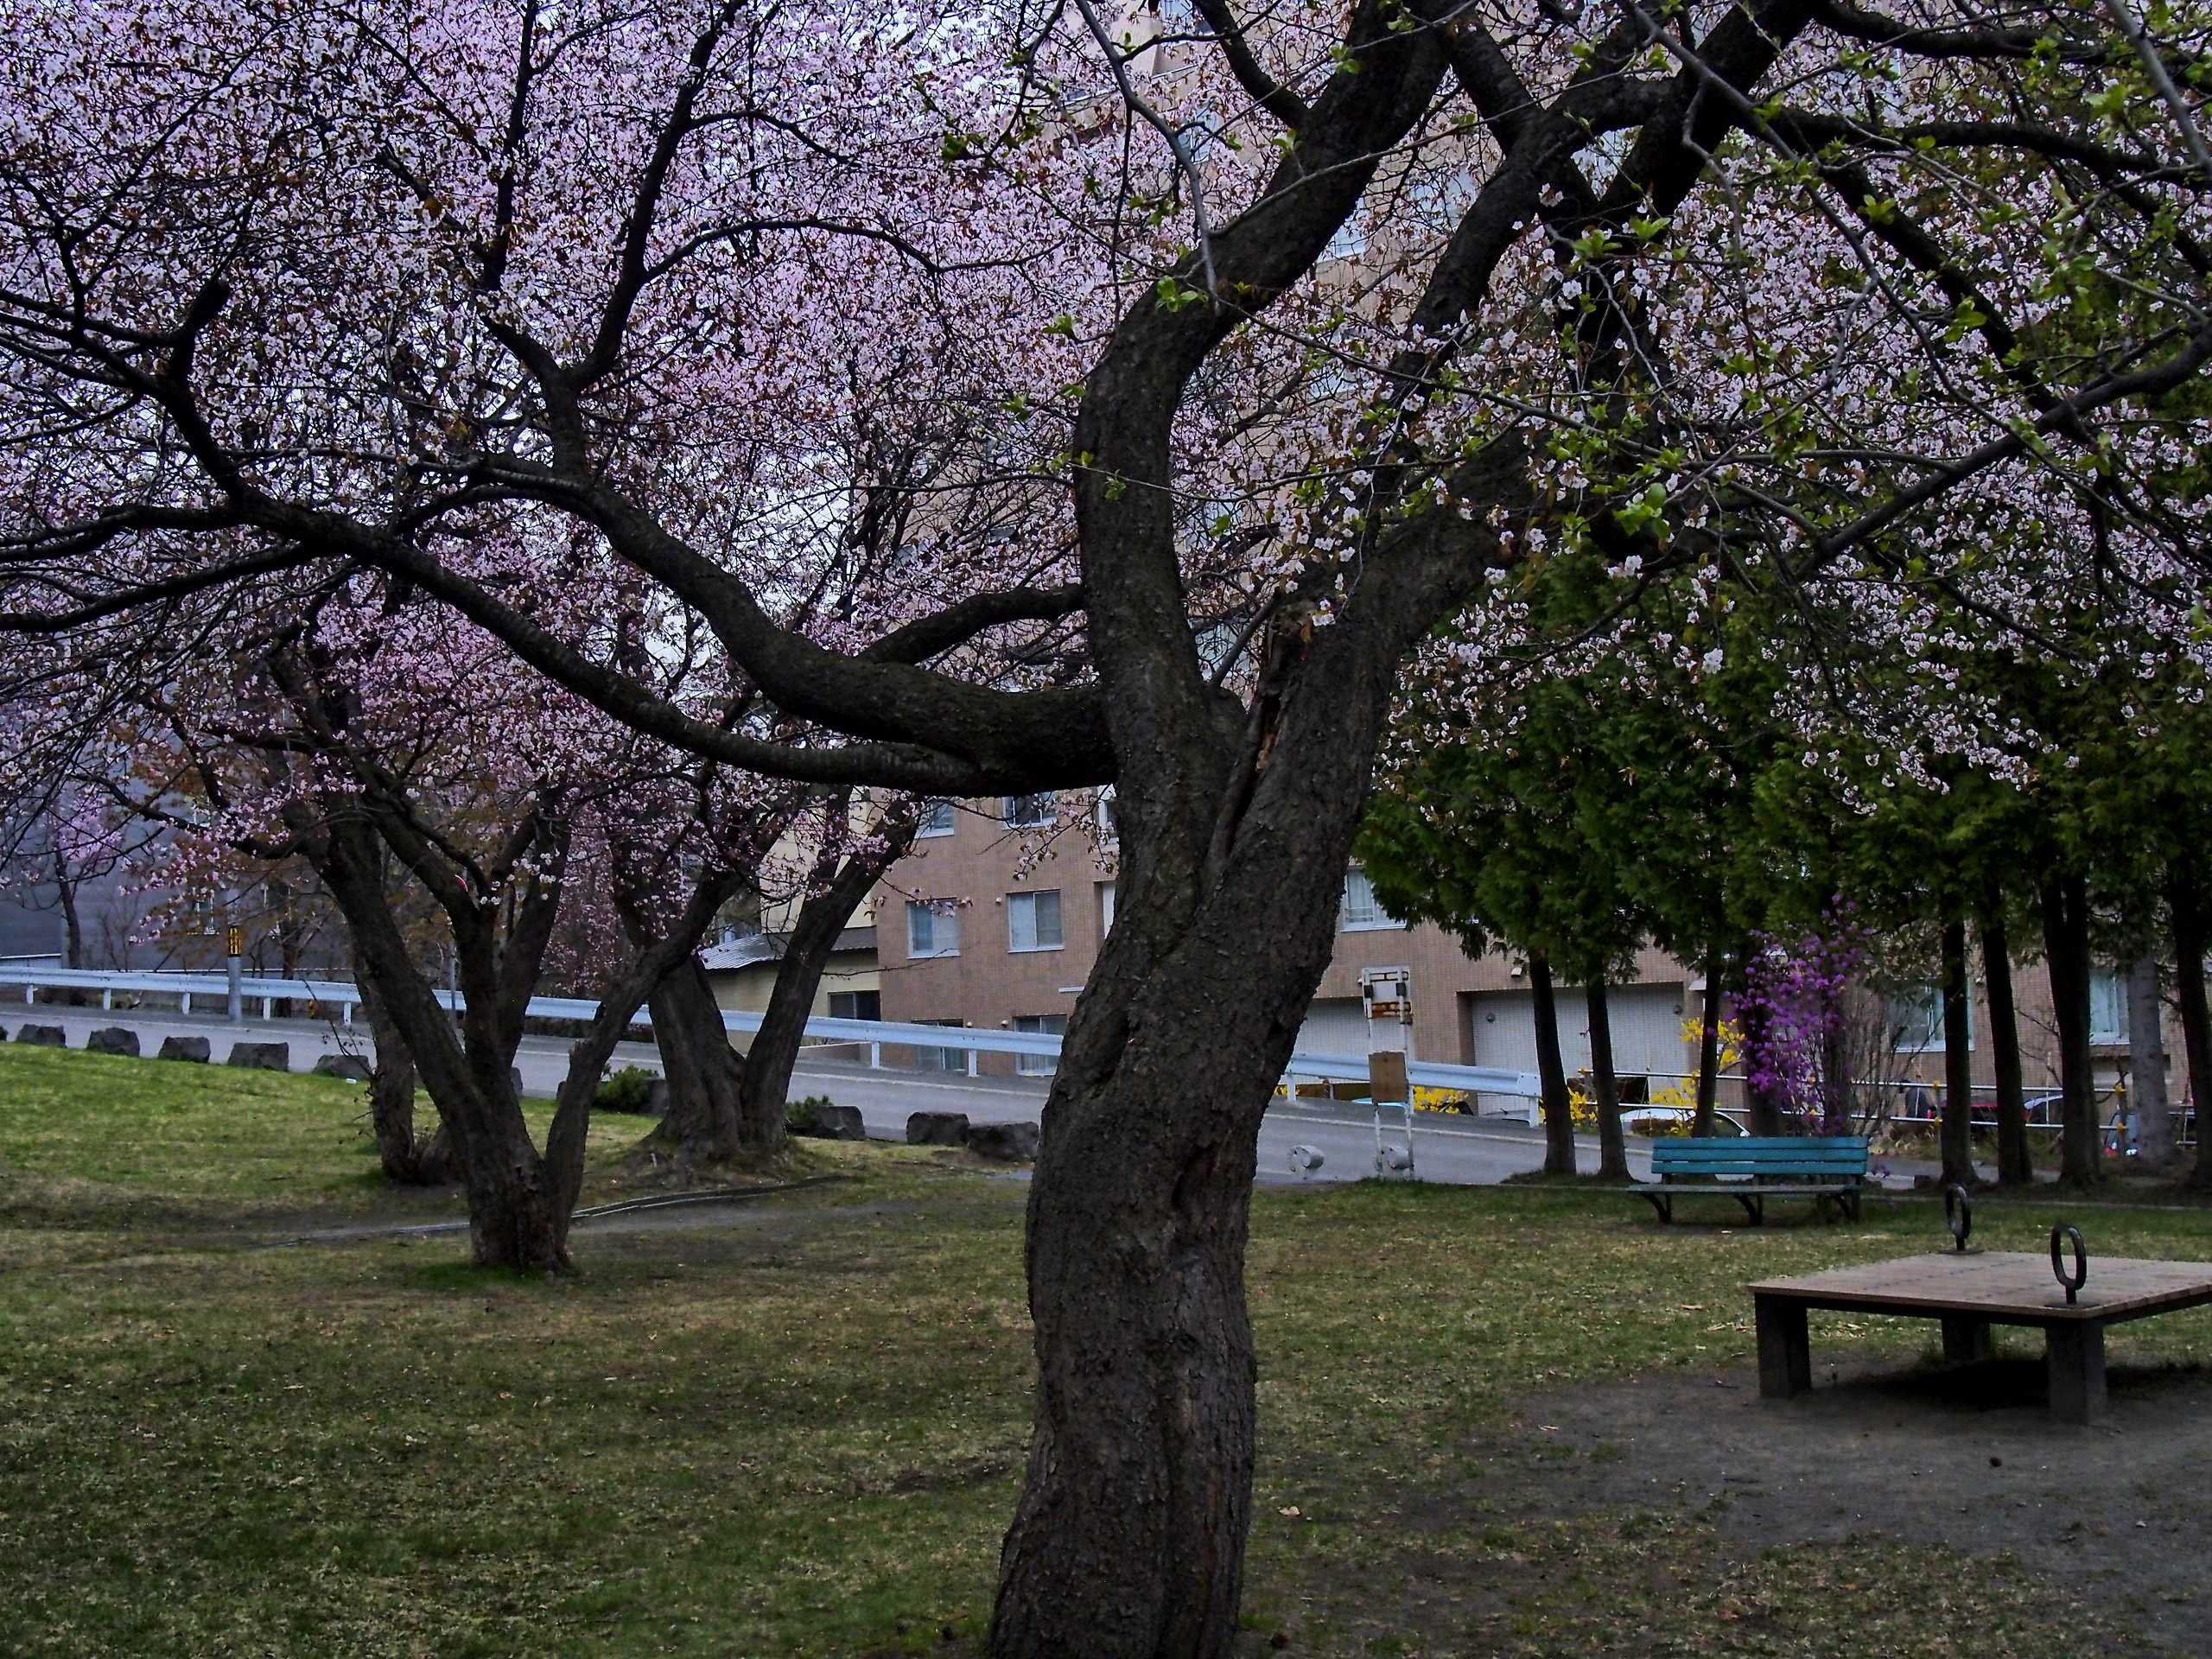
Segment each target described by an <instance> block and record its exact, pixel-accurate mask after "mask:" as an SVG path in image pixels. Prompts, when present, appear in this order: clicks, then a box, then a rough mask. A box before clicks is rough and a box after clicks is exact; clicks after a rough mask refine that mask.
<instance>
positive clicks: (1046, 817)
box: [1006, 790, 1059, 829]
mask: <svg viewBox="0 0 2212 1659" xmlns="http://www.w3.org/2000/svg"><path fill="white" fill-rule="evenodd" d="M1058 810H1059V801H1058V797H1056V796H1055V795H1054V794H1053V793H1052V791H1050V790H1046V791H1045V792H1044V793H1043V794H1042V795H1009V796H1007V798H1006V821H1007V826H1008V827H1009V828H1011V829H1039V828H1041V827H1043V826H1044V825H1046V824H1048V823H1051V822H1052V819H1053V817H1054V816H1055V815H1056V814H1057V813H1058Z"/></svg>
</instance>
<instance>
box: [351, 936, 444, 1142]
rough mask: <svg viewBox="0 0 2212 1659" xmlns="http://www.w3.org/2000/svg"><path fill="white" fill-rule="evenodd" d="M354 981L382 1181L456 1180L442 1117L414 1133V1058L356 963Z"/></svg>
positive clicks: (369, 979) (373, 984)
mask: <svg viewBox="0 0 2212 1659" xmlns="http://www.w3.org/2000/svg"><path fill="white" fill-rule="evenodd" d="M353 982H354V984H355V985H357V986H358V987H359V989H360V993H361V1012H362V1013H363V1014H364V1015H365V1016H366V1017H367V1020H368V1022H369V1035H370V1037H371V1039H372V1041H373V1042H374V1043H375V1045H376V1061H375V1065H374V1066H373V1067H372V1070H371V1071H370V1074H369V1125H370V1128H371V1131H372V1133H373V1134H374V1135H375V1136H376V1142H377V1157H378V1160H379V1161H380V1162H381V1163H382V1164H383V1166H384V1173H385V1179H387V1180H390V1181H391V1182H393V1183H394V1184H396V1185H400V1186H442V1185H445V1184H446V1183H447V1182H448V1181H451V1180H454V1179H458V1176H459V1171H458V1170H457V1169H456V1168H455V1166H454V1155H453V1140H452V1137H451V1136H450V1135H448V1134H447V1133H446V1130H445V1124H444V1122H443V1120H442V1118H441V1120H440V1122H439V1125H438V1127H437V1128H435V1129H434V1130H432V1131H431V1132H430V1133H429V1135H417V1134H416V1129H415V1057H414V1054H413V1052H411V1051H410V1049H409V1048H408V1046H407V1039H406V1038H405V1037H404V1035H402V1034H401V1032H400V1029H399V1027H398V1024H397V1022H396V1021H395V1020H393V1019H392V1017H391V1014H390V1013H389V1012H388V1011H387V1010H386V1009H385V1003H384V995H383V993H382V992H380V991H378V989H377V987H376V982H375V980H374V979H373V978H372V976H370V975H369V974H368V973H367V972H366V971H365V969H364V968H363V966H362V964H361V963H360V962H359V959H358V958H357V959H356V961H355V963H354V964H353Z"/></svg>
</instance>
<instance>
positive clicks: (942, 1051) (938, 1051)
mask: <svg viewBox="0 0 2212 1659" xmlns="http://www.w3.org/2000/svg"><path fill="white" fill-rule="evenodd" d="M914 1023H915V1024H916V1025H918V1026H964V1025H966V1024H967V1023H968V1022H967V1021H966V1020H915V1021H914ZM914 1064H915V1065H918V1066H919V1067H920V1068H921V1069H922V1070H923V1071H966V1070H967V1069H968V1051H967V1050H966V1049H964V1048H917V1049H916V1050H915V1051H914Z"/></svg>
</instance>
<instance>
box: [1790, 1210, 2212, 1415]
mask: <svg viewBox="0 0 2212 1659" xmlns="http://www.w3.org/2000/svg"><path fill="white" fill-rule="evenodd" d="M1751 1303H1752V1306H1753V1308H1754V1309H1755V1311H1756V1313H1757V1315H1758V1342H1759V1392H1760V1393H1761V1394H1762V1395H1765V1396H1766V1397H1767V1398H1768V1399H1770V1400H1787V1399H1789V1397H1790V1396H1792V1395H1799V1394H1802V1393H1804V1392H1805V1391H1806V1390H1807V1389H1809V1388H1811V1387H1812V1386H1813V1359H1812V1350H1811V1338H1810V1337H1809V1335H1808V1330H1807V1325H1806V1319H1805V1315H1806V1314H1807V1313H1808V1312H1810V1311H1813V1310H1816V1309H1831V1310H1834V1311H1835V1312H1838V1313H1856V1314H1867V1313H1887V1314H1894V1315H1898V1316H1901V1317H1904V1318H1906V1319H1936V1320H1940V1321H1941V1322H1942V1328H1943V1357H1944V1358H1946V1359H1948V1360H1950V1361H1952V1362H1954V1363H1964V1362H1971V1361H1974V1360H1980V1359H1986V1358H1988V1357H1990V1353H1991V1351H1992V1344H1991V1342H1990V1333H1989V1328H1990V1326H1992V1325H2029V1326H2032V1327H2034V1328H2036V1329H2037V1330H2040V1331H2041V1332H2043V1339H2044V1365H2045V1368H2046V1371H2047V1373H2048V1376H2049V1377H2050V1414H2051V1415H2052V1416H2053V1417H2055V1418H2056V1419H2057V1420H2058V1421H2060V1422H2063V1423H2089V1422H2094V1421H2096V1419H2097V1416H2098V1414H2099V1413H2101V1411H2103V1409H2104V1407H2105V1327H2106V1326H2107V1325H2120V1324H2123V1323H2125V1322H2126V1321H2128V1320H2130V1319H2149V1318H2150V1317H2151V1316H2152V1315H2153V1314H2157V1313H2171V1312H2173V1311H2175V1310H2176V1309H2178V1308H2184V1307H2202V1306H2204V1305H2206V1304H2207V1303H2212V1262H2141V1261H2129V1260H2122V1259H2115V1258H2113V1257H2110V1256H2107V1257H2105V1258H2104V1259H2102V1260H2101V1261H2099V1262H2096V1263H2095V1265H2094V1268H2092V1269H2091V1270H2090V1273H2089V1275H2088V1279H2087V1281H2085V1282H2083V1283H2082V1290H2081V1294H2080V1297H2079V1299H2078V1300H2073V1301H2069V1300H2067V1297H2066V1294H2065V1293H2064V1292H2063V1290H2062V1289H2061V1288H2060V1287H2059V1285H2058V1283H2057V1281H2055V1280H2054V1279H2053V1278H2052V1276H2051V1264H2050V1260H2049V1259H2048V1258H2046V1257H2044V1256H2040V1255H2026V1254H2016V1253H2012V1252H1992V1253H1989V1254H1986V1255H1985V1254H1983V1253H1982V1252H1980V1251H1967V1252H1964V1253H1955V1252H1951V1251H1943V1252H1941V1253H1939V1254H1935V1255H1909V1256H1905V1257H1904V1258H1903V1259H1901V1260H1898V1261H1894V1262H1864V1263H1862V1264H1860V1265H1859V1266H1858V1267H1852V1268H1830V1269H1829V1270H1828V1271H1827V1272H1826V1273H1814V1274H1803V1275H1802V1276H1800V1277H1796V1278H1790V1279H1764V1280H1761V1281H1759V1282H1758V1283H1757V1284H1755V1285H1753V1286H1751Z"/></svg>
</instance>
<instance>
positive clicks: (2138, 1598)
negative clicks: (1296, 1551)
mask: <svg viewBox="0 0 2212 1659" xmlns="http://www.w3.org/2000/svg"><path fill="white" fill-rule="evenodd" d="M2004 1339H2005V1338H2004V1335H2003V1334H2000V1340H2004ZM2009 1340H2010V1352H2009V1353H2008V1354H2006V1355H2005V1356H2002V1357H1999V1358H1998V1359H1996V1360H1993V1361H1991V1362H1989V1363H1984V1364H1980V1365H1971V1366H1964V1367H1959V1368H1935V1367H1922V1368H1917V1369H1914V1368H1910V1367H1907V1368H1901V1367H1900V1366H1899V1365H1898V1363H1897V1360H1896V1359H1895V1358H1894V1357H1882V1358H1878V1359H1869V1358H1866V1357H1855V1356H1853V1355H1852V1354H1851V1353H1850V1352H1848V1351H1830V1352H1829V1353H1828V1354H1827V1355H1821V1356H1816V1362H1817V1363H1816V1370H1815V1388H1814V1389H1813V1391H1812V1392H1811V1393H1810V1394H1808V1395H1802V1396H1800V1397H1799V1398H1797V1399H1795V1400H1791V1401H1788V1402H1773V1401H1764V1400H1762V1399H1761V1398H1760V1397H1759V1393H1758V1377H1757V1375H1756V1373H1754V1372H1753V1371H1751V1370H1748V1369H1742V1370H1722V1371H1719V1372H1714V1371H1709V1370H1707V1371H1698V1372H1678V1373H1669V1374H1661V1375H1647V1376H1643V1377H1641V1378H1639V1379H1637V1380H1636V1381H1634V1382H1631V1383H1621V1384H1617V1385H1612V1386H1609V1387H1606V1388H1603V1389H1591V1390H1586V1391H1580V1392H1575V1393H1570V1394H1566V1395H1561V1396H1560V1397H1559V1398H1558V1399H1556V1400H1554V1401H1550V1402H1545V1403H1542V1404H1541V1405H1539V1406H1534V1407H1531V1408H1529V1409H1527V1410H1525V1411H1523V1412H1522V1413H1520V1414H1518V1415H1517V1418H1516V1422H1515V1423H1514V1425H1513V1426H1512V1427H1511V1428H1510V1429H1508V1430H1503V1431H1500V1432H1498V1433H1493V1434H1487V1435H1484V1436H1482V1437H1479V1438H1478V1439H1477V1440H1472V1441H1470V1442H1468V1443H1466V1444H1465V1446H1463V1447H1462V1448H1461V1450H1462V1451H1463V1452H1464V1453H1465V1455H1466V1458H1467V1460H1468V1465H1469V1466H1471V1467H1473V1468H1476V1469H1478V1470H1479V1471H1481V1473H1480V1476H1479V1478H1478V1480H1476V1481H1473V1482H1471V1483H1469V1484H1468V1485H1466V1486H1465V1488H1463V1489H1461V1490H1460V1491H1457V1492H1449V1493H1438V1494H1434V1495H1432V1496H1431V1497H1428V1498H1427V1499H1426V1500H1423V1501H1419V1502H1410V1501H1409V1502H1408V1503H1405V1504H1404V1505H1403V1507H1402V1514H1403V1516H1404V1519H1405V1521H1406V1522H1407V1524H1408V1529H1409V1531H1411V1532H1413V1533H1414V1534H1418V1533H1419V1532H1421V1530H1423V1529H1424V1528H1428V1529H1435V1530H1438V1531H1442V1530H1446V1529H1451V1528H1453V1527H1456V1526H1458V1525H1459V1524H1461V1523H1462V1522H1464V1521H1465V1518H1466V1517H1467V1516H1469V1515H1470V1514H1473V1513H1477V1512H1479V1513H1481V1514H1482V1515H1484V1516H1496V1515H1497V1514H1498V1513H1499V1512H1500V1510H1501V1508H1503V1510H1506V1511H1508V1512H1510V1511H1512V1510H1524V1511H1525V1513H1526V1514H1527V1515H1528V1516H1530V1517H1532V1518H1534V1517H1538V1516H1541V1517H1547V1518H1550V1517H1557V1516H1563V1515H1572V1514H1574V1513H1578V1512H1582V1513H1587V1512H1591V1511H1596V1510H1622V1509H1630V1508H1633V1509H1643V1510H1657V1511H1662V1512H1669V1513H1674V1514H1677V1515H1681V1514H1694V1515H1695V1516H1697V1517H1698V1518H1699V1519H1700V1520H1701V1521H1703V1522H1706V1523H1707V1524H1709V1525H1711V1526H1712V1527H1713V1528H1714V1529H1716V1531H1717V1532H1718V1533H1719V1535H1720V1536H1721V1538H1722V1539H1723V1540H1724V1541H1725V1542H1726V1545H1727V1546H1728V1547H1729V1548H1732V1549H1738V1550H1740V1551H1741V1552H1743V1553H1744V1554H1746V1555H1751V1554H1758V1552H1759V1551H1761V1550H1764V1549H1766V1548H1770V1547H1772V1546H1782V1547H1788V1546H1791V1545H1802V1544H1820V1543H1840V1542H1841V1541H1844V1540H1846V1539H1858V1540H1862V1541H1863V1540H1866V1539H1870V1538H1872V1539H1883V1540H1890V1541H1896V1542H1897V1543H1900V1544H1904V1545H1907V1546H1918V1545H1925V1546H1940V1547H1942V1548H1946V1549H1948V1550H1950V1551H1954V1552H1956V1553H1957V1554H1959V1555H1961V1556H1964V1557H1968V1558H1993V1557H1999V1556H2004V1555H2006V1554H2009V1555H2010V1556H2012V1558H2014V1560H2017V1562H2018V1566H2019V1567H2021V1568H2022V1569H2024V1571H2025V1572H2026V1573H2028V1574H2029V1575H2030V1577H2031V1579H2034V1580H2040V1581H2045V1582H2048V1583H2050V1585H2052V1586H2063V1589H2064V1591H2065V1592H2069V1593H2070V1594H2072V1595H2075V1596H2079V1597H2080V1598H2082V1600H2083V1601H2085V1602H2086V1603H2088V1605H2090V1606H2092V1607H2094V1608H2097V1609H2098V1610H2099V1611H2102V1612H2104V1613H2107V1614H2108V1615H2110V1616H2111V1617H2112V1618H2113V1621H2114V1622H2115V1623H2116V1624H2120V1625H2121V1626H2123V1627H2124V1628H2126V1630H2128V1631H2129V1632H2130V1633H2131V1634H2133V1635H2137V1636H2139V1637H2141V1638H2142V1639H2143V1640H2145V1642H2146V1643H2149V1644H2151V1645H2152V1648H2153V1649H2154V1650H2163V1651H2165V1652H2170V1653H2175V1654H2190V1655H2207V1654H2212V1549H2208V1548H2207V1547H2206V1539H2207V1537H2208V1535H2212V1528H2209V1527H2208V1522H2212V1495H2208V1486H2207V1482H2206V1474H2207V1471H2208V1470H2212V1375H2208V1374H2207V1373H2206V1372H2204V1371H2203V1370H2196V1369H2190V1370H2177V1369H2171V1368H2155V1367H2143V1366H2133V1367H2131V1366H2129V1365H2127V1364H2126V1363H2114V1364H2113V1366H2112V1368H2111V1370H2110V1404H2109V1408H2108V1410H2107V1414H2105V1416H2104V1418H2103V1419H2102V1420H2101V1421H2099V1422H2098V1423H2097V1424H2095V1425H2094V1427H2087V1428H2083V1427H2065V1426H2063V1425H2060V1424H2056V1423H2053V1422H2052V1421H2050V1417H2049V1415H2048V1411H2047V1407H2046V1401H2045V1395H2044V1367H2043V1362H2042V1358H2041V1355H2040V1351H2039V1345H2038V1344H2037V1341H2036V1339H2035V1338H2033V1337H2032V1336H2031V1335H2030V1334H2028V1333H2024V1332H2012V1333H2009ZM2063 1647H2064V1643H2063V1642H2061V1643H2060V1644H2059V1645H2058V1646H2055V1647H2054V1648H2053V1649H2051V1650H2052V1651H2053V1652H2057V1651H2060V1650H2061V1649H2063Z"/></svg>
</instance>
